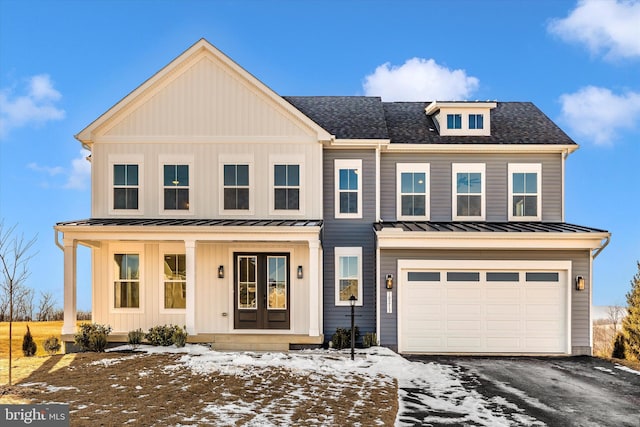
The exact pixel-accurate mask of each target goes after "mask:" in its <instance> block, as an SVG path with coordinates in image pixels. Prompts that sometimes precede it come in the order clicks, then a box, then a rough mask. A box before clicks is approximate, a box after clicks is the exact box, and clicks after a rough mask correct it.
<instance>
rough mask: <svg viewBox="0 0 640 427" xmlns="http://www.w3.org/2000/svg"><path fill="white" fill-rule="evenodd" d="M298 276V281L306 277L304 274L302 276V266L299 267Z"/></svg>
mask: <svg viewBox="0 0 640 427" xmlns="http://www.w3.org/2000/svg"><path fill="white" fill-rule="evenodd" d="M297 276H298V279H302V278H303V277H304V274H302V266H301V265H299V266H298V273H297Z"/></svg>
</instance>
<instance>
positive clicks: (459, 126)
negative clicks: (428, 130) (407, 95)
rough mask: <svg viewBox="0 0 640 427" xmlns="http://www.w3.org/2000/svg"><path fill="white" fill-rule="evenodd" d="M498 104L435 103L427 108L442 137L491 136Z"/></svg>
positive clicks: (475, 102)
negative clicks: (493, 113) (493, 114)
mask: <svg viewBox="0 0 640 427" xmlns="http://www.w3.org/2000/svg"><path fill="white" fill-rule="evenodd" d="M496 105H497V103H496V102H477V101H474V102H467V101H433V102H432V103H431V104H429V105H428V106H427V108H425V112H426V113H427V115H428V116H431V118H432V119H433V122H434V123H435V125H436V128H437V129H438V132H439V133H440V135H441V136H490V135H491V110H492V109H494V108H496Z"/></svg>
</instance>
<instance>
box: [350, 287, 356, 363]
mask: <svg viewBox="0 0 640 427" xmlns="http://www.w3.org/2000/svg"><path fill="white" fill-rule="evenodd" d="M357 300H358V298H356V296H355V295H351V296H350V297H349V305H350V306H351V360H354V349H355V345H356V342H355V341H356V328H355V325H354V322H355V320H354V319H355V312H354V310H355V307H356V301H357Z"/></svg>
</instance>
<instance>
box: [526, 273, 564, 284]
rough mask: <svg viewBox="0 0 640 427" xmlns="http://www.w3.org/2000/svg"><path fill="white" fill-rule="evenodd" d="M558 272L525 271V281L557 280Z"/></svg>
mask: <svg viewBox="0 0 640 427" xmlns="http://www.w3.org/2000/svg"><path fill="white" fill-rule="evenodd" d="M558 281H560V279H559V274H558V273H527V282H558Z"/></svg>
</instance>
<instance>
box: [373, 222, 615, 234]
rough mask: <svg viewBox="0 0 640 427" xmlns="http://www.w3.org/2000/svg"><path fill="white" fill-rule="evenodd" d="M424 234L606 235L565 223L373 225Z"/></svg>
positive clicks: (381, 223) (377, 227)
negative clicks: (437, 232) (423, 232)
mask: <svg viewBox="0 0 640 427" xmlns="http://www.w3.org/2000/svg"><path fill="white" fill-rule="evenodd" d="M385 228H386V229H389V228H393V229H398V230H402V231H425V232H436V231H440V232H450V233H457V232H476V233H483V232H484V233H607V231H605V230H599V229H597V228H590V227H584V226H582V225H574V224H567V223H566V222H431V221H383V222H378V223H375V224H373V229H374V230H375V231H380V230H382V229H385Z"/></svg>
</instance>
